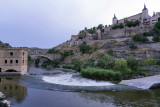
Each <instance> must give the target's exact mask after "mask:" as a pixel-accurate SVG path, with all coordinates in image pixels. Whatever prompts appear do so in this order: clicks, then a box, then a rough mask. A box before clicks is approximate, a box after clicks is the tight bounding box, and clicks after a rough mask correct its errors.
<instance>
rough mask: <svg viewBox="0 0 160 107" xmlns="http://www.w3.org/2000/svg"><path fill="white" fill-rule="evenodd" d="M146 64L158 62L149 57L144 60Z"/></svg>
mask: <svg viewBox="0 0 160 107" xmlns="http://www.w3.org/2000/svg"><path fill="white" fill-rule="evenodd" d="M144 62H145V64H146V65H155V64H156V62H155V60H154V59H153V58H147V59H146V60H144Z"/></svg>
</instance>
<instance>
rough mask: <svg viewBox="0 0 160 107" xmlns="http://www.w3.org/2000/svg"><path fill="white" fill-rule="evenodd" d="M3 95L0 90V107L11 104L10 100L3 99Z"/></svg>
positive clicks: (7, 106) (6, 106) (8, 106)
mask: <svg viewBox="0 0 160 107" xmlns="http://www.w3.org/2000/svg"><path fill="white" fill-rule="evenodd" d="M4 98H5V95H4V94H3V93H2V92H0V107H10V106H11V102H10V101H7V100H4Z"/></svg>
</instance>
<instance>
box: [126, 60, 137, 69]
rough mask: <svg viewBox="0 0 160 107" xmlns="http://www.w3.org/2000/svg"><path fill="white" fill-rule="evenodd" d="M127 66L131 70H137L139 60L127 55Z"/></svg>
mask: <svg viewBox="0 0 160 107" xmlns="http://www.w3.org/2000/svg"><path fill="white" fill-rule="evenodd" d="M127 66H128V68H130V69H131V70H134V71H137V70H138V68H139V62H138V61H137V60H136V59H135V58H133V57H129V58H127Z"/></svg>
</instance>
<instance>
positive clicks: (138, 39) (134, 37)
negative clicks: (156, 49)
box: [132, 34, 148, 42]
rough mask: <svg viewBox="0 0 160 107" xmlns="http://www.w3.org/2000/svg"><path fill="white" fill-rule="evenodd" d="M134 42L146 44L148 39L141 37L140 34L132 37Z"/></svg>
mask: <svg viewBox="0 0 160 107" xmlns="http://www.w3.org/2000/svg"><path fill="white" fill-rule="evenodd" d="M132 39H133V41H135V42H147V41H148V38H147V37H145V36H143V35H142V34H136V35H134V36H133V37H132Z"/></svg>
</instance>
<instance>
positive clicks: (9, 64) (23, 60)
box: [0, 48, 28, 75]
mask: <svg viewBox="0 0 160 107" xmlns="http://www.w3.org/2000/svg"><path fill="white" fill-rule="evenodd" d="M27 71H28V51H27V49H25V48H8V49H0V74H2V75H5V74H7V75H8V74H21V75H24V74H27Z"/></svg>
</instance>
